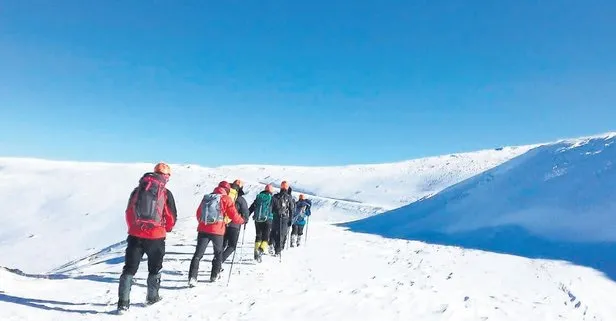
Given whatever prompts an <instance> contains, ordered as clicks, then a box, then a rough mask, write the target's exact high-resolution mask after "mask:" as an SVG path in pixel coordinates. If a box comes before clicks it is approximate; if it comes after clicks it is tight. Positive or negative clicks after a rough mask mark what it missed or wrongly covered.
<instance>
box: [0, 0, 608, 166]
mask: <svg viewBox="0 0 616 321" xmlns="http://www.w3.org/2000/svg"><path fill="white" fill-rule="evenodd" d="M614 17H616V2H615V1H613V0H593V1H571V0H551V1H550V0H548V1H536V0H533V1H527V0H515V1H513V0H511V1H487V0H486V1H459V0H456V1H431V0H421V1H411V0H404V1H384V0H381V1H364V0H353V1H351V0H345V1H323V0H313V1H288V0H284V1H283V0H278V1H267V0H260V1H253V0H242V1H172V0H161V1H140V0H133V1H120V0H105V1H100V0H70V1H69V0H55V1H47V0H45V1H44V0H38V1H37V0H23V1H2V2H0V156H34V157H44V158H52V159H69V160H95V161H113V162H134V161H147V162H154V161H158V160H161V159H162V160H167V161H169V162H174V163H199V164H203V165H211V166H216V165H222V164H238V163H242V164H246V163H260V164H263V163H265V164H297V165H334V164H350V163H378V162H389V161H398V160H405V159H410V158H415V157H422V156H429V155H438V154H446V153H451V152H460V151H471V150H477V149H483V148H493V147H497V146H500V145H512V144H513V145H515V144H526V143H535V142H543V141H546V140H553V139H557V138H563V137H575V136H581V135H588V134H595V133H601V132H605V131H610V130H616V117H615V116H616V19H615V18H614Z"/></svg>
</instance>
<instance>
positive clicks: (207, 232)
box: [188, 181, 244, 287]
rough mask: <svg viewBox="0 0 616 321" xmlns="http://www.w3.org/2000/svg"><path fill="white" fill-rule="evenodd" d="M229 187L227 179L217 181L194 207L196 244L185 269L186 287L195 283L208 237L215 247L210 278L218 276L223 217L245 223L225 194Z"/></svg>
mask: <svg viewBox="0 0 616 321" xmlns="http://www.w3.org/2000/svg"><path fill="white" fill-rule="evenodd" d="M230 191H231V185H230V184H229V183H228V182H226V181H222V182H220V183H219V184H218V186H217V187H216V188H214V191H213V192H212V193H209V194H205V195H204V196H203V199H202V200H201V204H199V207H198V208H197V221H198V222H199V225H198V227H197V231H198V235H197V246H196V247H195V254H194V255H193V258H192V261H191V262H190V270H189V271H188V286H189V287H194V286H196V285H197V274H198V273H199V261H201V259H202V258H203V254H204V253H205V249H206V248H207V246H208V244H210V241H211V242H212V245H213V247H214V259H213V260H212V270H211V272H210V282H215V281H216V280H217V279H218V278H219V274H220V268H221V266H222V254H223V240H224V235H225V230H226V221H230V222H233V223H235V224H243V223H244V219H242V217H241V216H240V215H239V214H238V213H237V210H236V209H235V204H234V203H233V200H231V197H229V195H228V194H229V192H230Z"/></svg>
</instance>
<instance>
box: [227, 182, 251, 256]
mask: <svg viewBox="0 0 616 321" xmlns="http://www.w3.org/2000/svg"><path fill="white" fill-rule="evenodd" d="M243 187H244V183H242V181H241V180H239V179H236V180H235V181H234V182H233V184H231V194H235V195H236V200H235V209H236V210H237V211H238V213H239V214H240V215H241V216H242V218H243V219H244V223H243V224H244V226H245V225H246V224H247V223H248V219H249V217H248V216H249V215H250V213H249V211H248V203H246V199H245V198H244V195H245V193H244V189H243ZM234 191H235V193H234ZM241 226H242V224H236V223H233V222H230V223H229V224H227V229H226V230H225V236H224V251H223V254H222V262H223V263H224V262H225V261H226V260H227V258H229V256H230V255H231V254H233V252H234V251H235V250H236V248H237V241H238V239H239V236H240V227H241Z"/></svg>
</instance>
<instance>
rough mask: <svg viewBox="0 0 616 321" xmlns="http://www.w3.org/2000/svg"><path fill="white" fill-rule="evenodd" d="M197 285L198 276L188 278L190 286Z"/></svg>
mask: <svg viewBox="0 0 616 321" xmlns="http://www.w3.org/2000/svg"><path fill="white" fill-rule="evenodd" d="M195 286H197V279H196V278H190V279H188V287H189V288H194V287H195Z"/></svg>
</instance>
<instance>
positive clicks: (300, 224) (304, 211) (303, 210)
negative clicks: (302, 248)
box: [291, 194, 312, 247]
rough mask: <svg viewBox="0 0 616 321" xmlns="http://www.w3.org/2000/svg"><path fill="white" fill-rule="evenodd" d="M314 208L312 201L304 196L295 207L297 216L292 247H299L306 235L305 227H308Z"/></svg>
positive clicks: (292, 231) (294, 222)
mask: <svg viewBox="0 0 616 321" xmlns="http://www.w3.org/2000/svg"><path fill="white" fill-rule="evenodd" d="M311 207H312V201H310V200H309V199H306V197H305V196H304V194H300V195H299V201H298V202H297V204H296V205H295V215H293V220H292V227H291V247H294V246H296V245H297V246H299V244H300V241H301V239H302V235H304V226H305V225H306V218H307V217H308V216H310V214H311V213H310V208H311Z"/></svg>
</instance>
